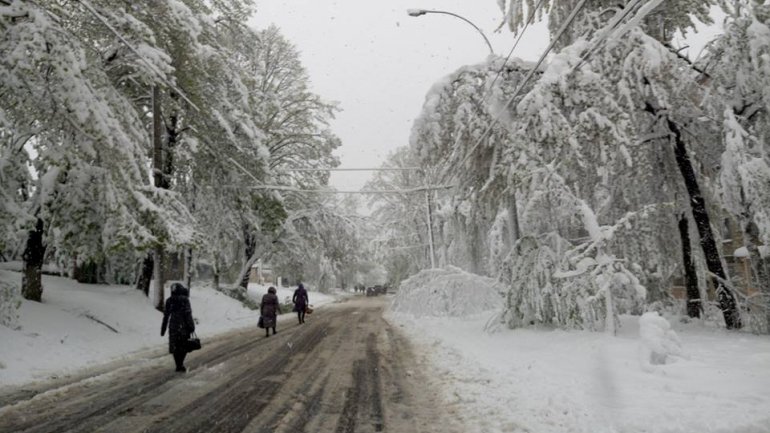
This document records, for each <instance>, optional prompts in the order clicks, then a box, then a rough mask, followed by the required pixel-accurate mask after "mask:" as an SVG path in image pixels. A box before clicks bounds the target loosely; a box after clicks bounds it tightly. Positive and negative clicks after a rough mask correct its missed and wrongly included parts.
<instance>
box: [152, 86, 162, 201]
mask: <svg viewBox="0 0 770 433" xmlns="http://www.w3.org/2000/svg"><path fill="white" fill-rule="evenodd" d="M161 116H162V113H161V111H160V88H159V87H158V86H155V87H153V88H152V179H153V184H154V185H155V186H156V187H158V188H160V187H161V185H163V119H161Z"/></svg>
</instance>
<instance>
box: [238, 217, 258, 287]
mask: <svg viewBox="0 0 770 433" xmlns="http://www.w3.org/2000/svg"><path fill="white" fill-rule="evenodd" d="M243 242H244V249H243V256H244V267H245V266H246V265H247V264H248V267H247V268H246V272H245V273H244V272H241V275H240V281H238V285H239V286H241V287H243V288H244V289H248V287H249V278H250V277H251V266H253V265H254V263H256V260H253V261H252V258H253V257H254V252H255V251H256V250H257V239H256V237H255V236H254V235H252V234H251V230H250V228H249V227H247V226H244V227H243Z"/></svg>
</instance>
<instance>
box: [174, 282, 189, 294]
mask: <svg viewBox="0 0 770 433" xmlns="http://www.w3.org/2000/svg"><path fill="white" fill-rule="evenodd" d="M171 294H172V295H177V296H190V291H189V290H187V287H185V286H184V284H182V283H173V284H171Z"/></svg>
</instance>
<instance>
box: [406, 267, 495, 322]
mask: <svg viewBox="0 0 770 433" xmlns="http://www.w3.org/2000/svg"><path fill="white" fill-rule="evenodd" d="M502 290H503V286H502V285H501V284H500V283H498V282H497V281H496V280H494V279H492V278H487V277H483V276H480V275H475V274H471V273H468V272H465V271H463V270H462V269H460V268H456V267H454V266H449V267H446V268H443V269H428V270H424V271H421V272H419V273H417V274H415V275H413V276H411V277H410V278H408V279H406V280H404V281H402V282H401V285H400V286H399V289H398V292H397V293H396V298H395V299H394V300H393V304H392V305H391V310H392V311H393V312H396V313H406V314H410V315H412V316H415V317H426V316H433V317H447V316H448V317H463V316H469V315H473V314H478V313H482V312H484V311H490V310H494V309H499V308H502V306H503V298H502V296H501V294H500V293H501V292H502Z"/></svg>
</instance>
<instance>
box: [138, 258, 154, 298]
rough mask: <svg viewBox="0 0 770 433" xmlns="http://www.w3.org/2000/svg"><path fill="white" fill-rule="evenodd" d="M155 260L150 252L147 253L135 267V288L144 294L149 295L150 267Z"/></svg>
mask: <svg viewBox="0 0 770 433" xmlns="http://www.w3.org/2000/svg"><path fill="white" fill-rule="evenodd" d="M154 265H155V261H154V260H153V259H152V253H149V254H147V255H146V256H145V257H144V259H143V260H142V261H141V263H139V266H138V268H137V278H136V289H137V290H141V291H142V293H144V296H150V282H151V281H152V268H153V266H154Z"/></svg>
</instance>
